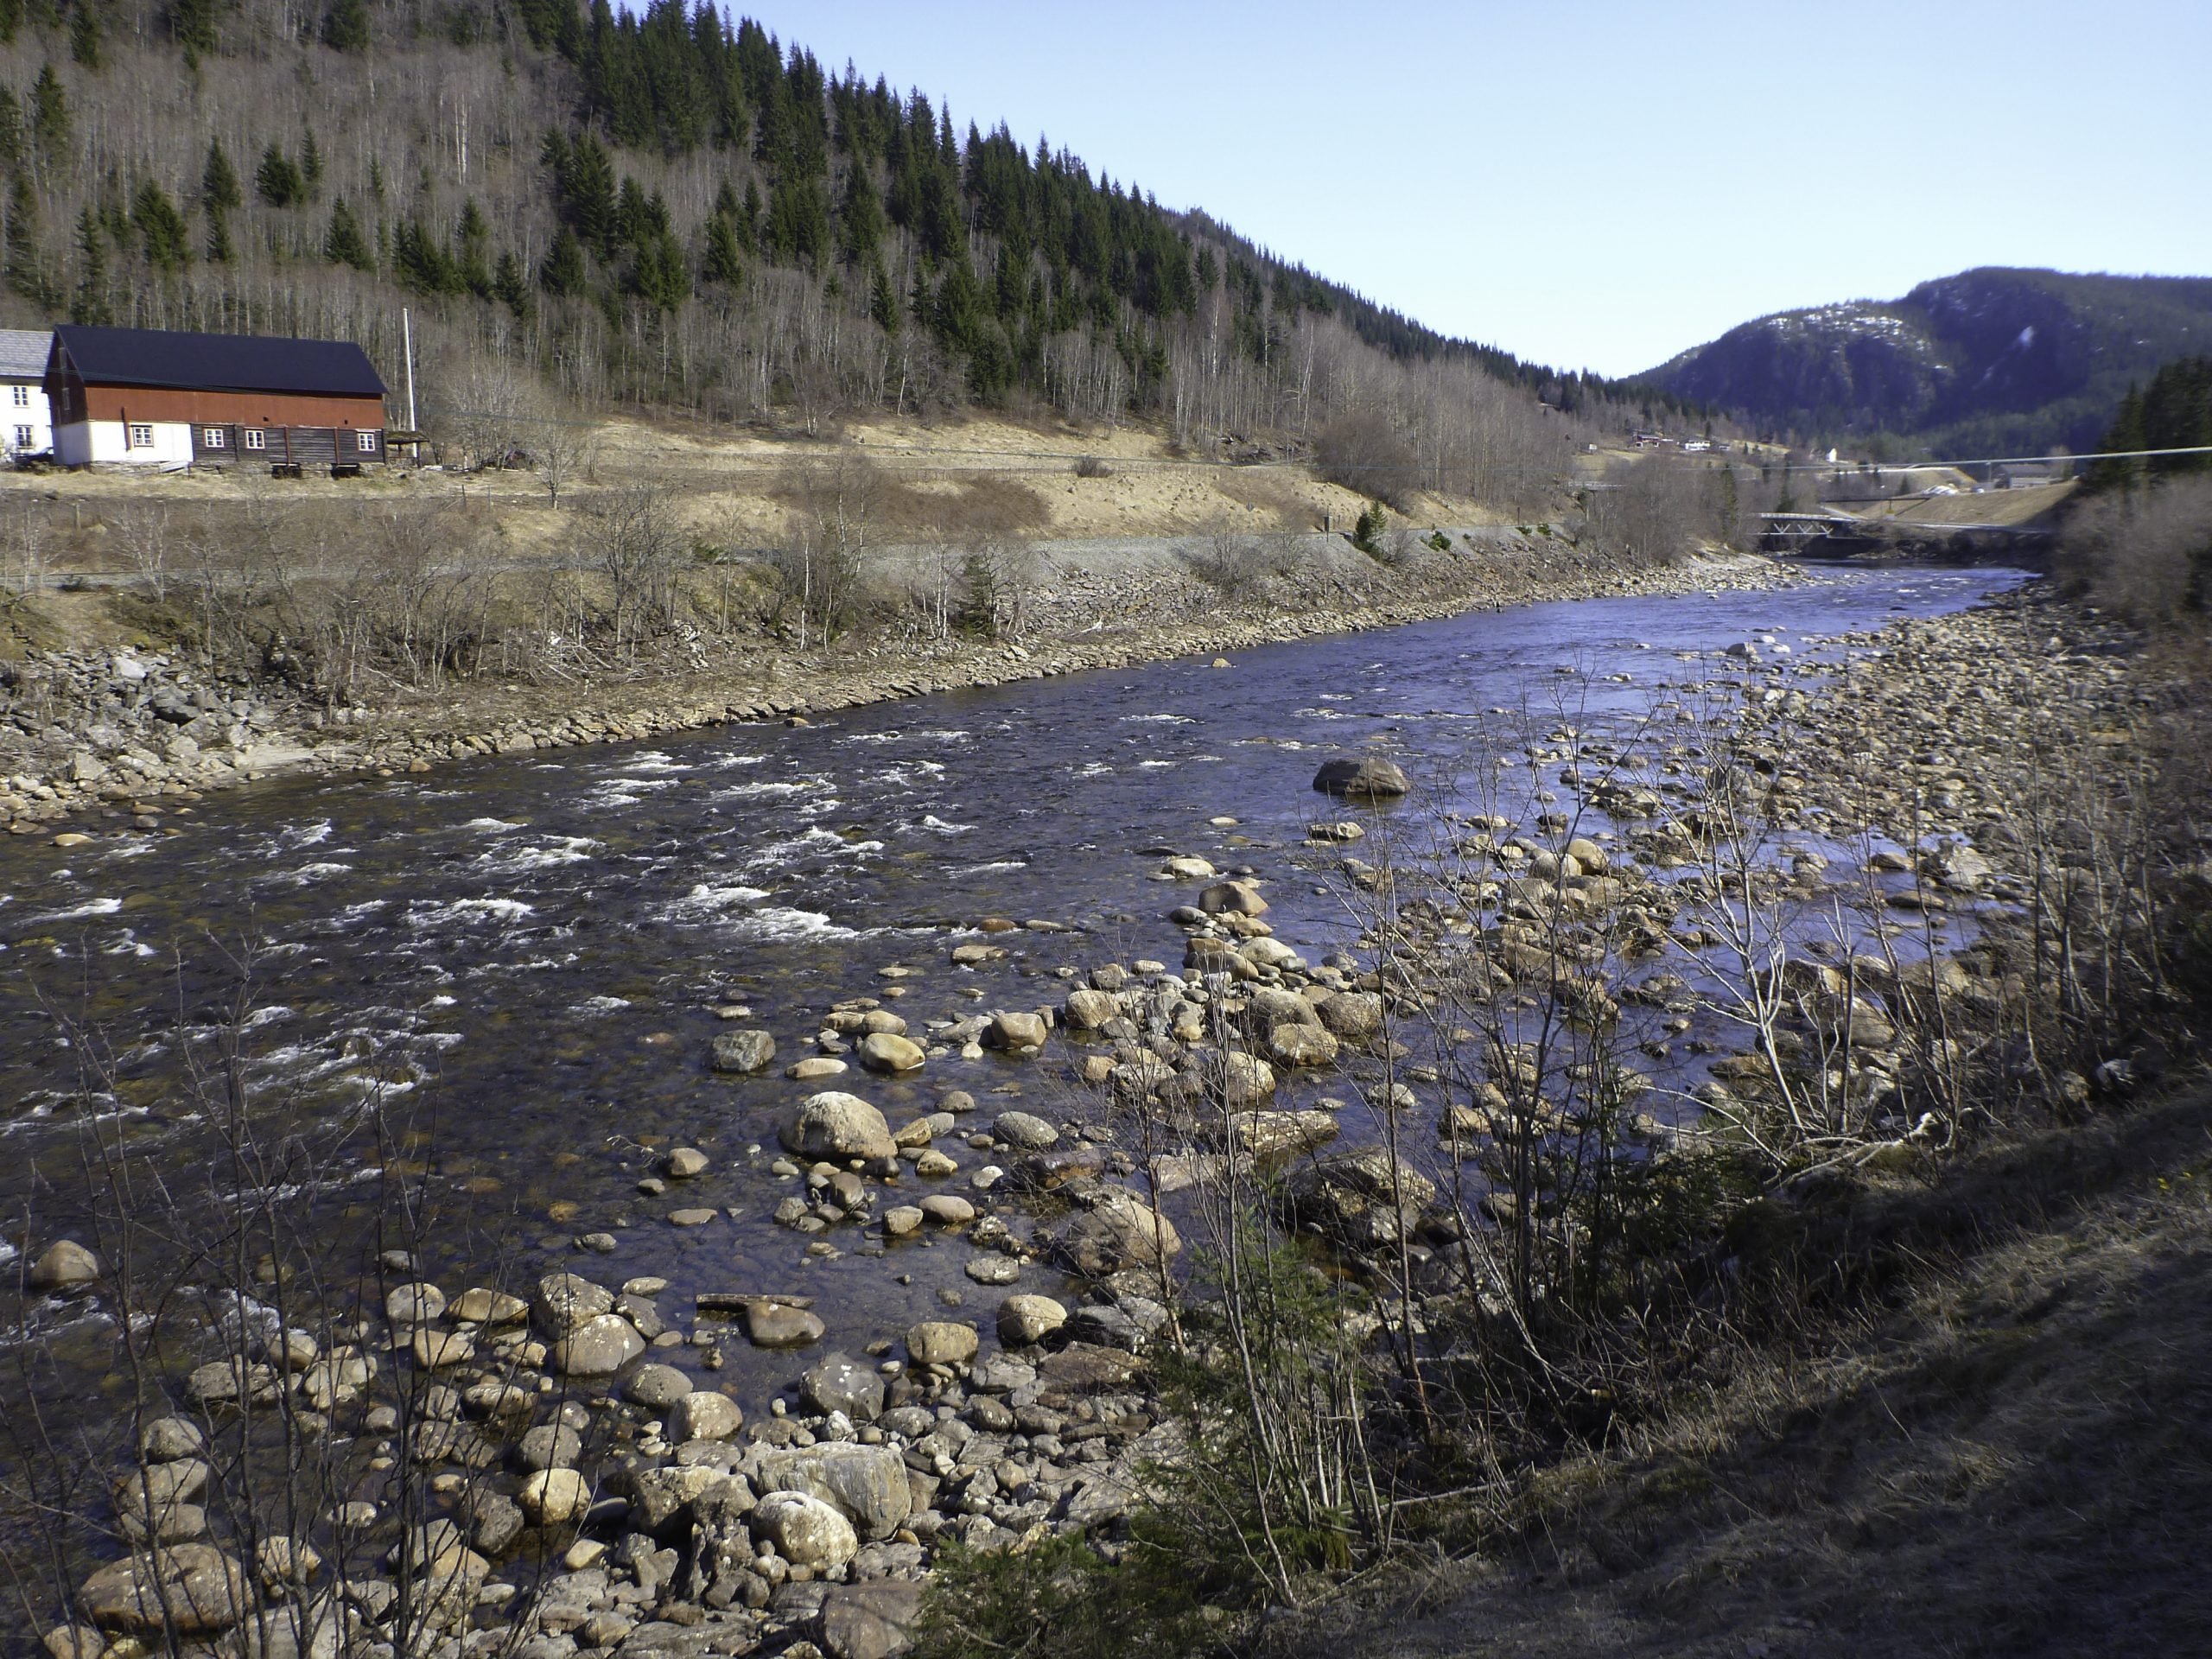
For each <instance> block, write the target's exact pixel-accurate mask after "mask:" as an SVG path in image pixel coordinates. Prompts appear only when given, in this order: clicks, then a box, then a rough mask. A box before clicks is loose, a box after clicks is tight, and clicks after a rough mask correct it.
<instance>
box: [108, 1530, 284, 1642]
mask: <svg viewBox="0 0 2212 1659" xmlns="http://www.w3.org/2000/svg"><path fill="white" fill-rule="evenodd" d="M253 1604H254V1598H253V1596H252V1595H251V1592H250V1591H249V1590H248V1588H247V1584H246V1576H245V1567H243V1566H241V1565H240V1564H239V1563H238V1561H237V1560H235V1559H233V1558H232V1557H231V1556H228V1555H226V1554H223V1552H222V1551H221V1550H219V1549H217V1548H214V1547H213V1545H210V1544H171V1545H167V1546H163V1547H161V1548H156V1551H155V1552H154V1554H153V1555H152V1556H151V1557H148V1556H143V1555H133V1556H130V1557H129V1558H127V1559H126V1560H120V1561H116V1562H113V1563H111V1565H109V1566H106V1567H102V1568H101V1569H100V1570H99V1572H97V1573H93V1574H92V1577H91V1578H89V1579H87V1580H85V1582H84V1585H83V1586H82V1587H81V1588H80V1589H79V1591H78V1592H77V1605H79V1607H81V1608H82V1609H83V1610H84V1612H85V1616H86V1618H90V1619H91V1620H92V1623H93V1624H97V1625H99V1627H100V1628H101V1629H102V1630H120V1631H123V1632H125V1633H126V1634H130V1635H136V1636H158V1635H160V1634H161V1633H162V1631H163V1630H167V1629H174V1630H175V1631H176V1633H177V1634H178V1635H180V1636H202V1635H208V1634H212V1633H213V1632H214V1631H217V1630H228V1629H230V1628H231V1626H232V1625H233V1624H237V1623H238V1621H239V1620H240V1619H241V1618H245V1615H246V1612H247V1611H248V1610H249V1609H251V1607H252V1605H253Z"/></svg>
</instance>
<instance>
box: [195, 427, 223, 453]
mask: <svg viewBox="0 0 2212 1659" xmlns="http://www.w3.org/2000/svg"><path fill="white" fill-rule="evenodd" d="M228 442H229V440H228V439H227V438H226V437H225V436H224V435H223V429H222V428H221V427H219V426H203V427H201V428H200V448H203V449H220V448H224V447H225V446H226V444H227V443H228Z"/></svg>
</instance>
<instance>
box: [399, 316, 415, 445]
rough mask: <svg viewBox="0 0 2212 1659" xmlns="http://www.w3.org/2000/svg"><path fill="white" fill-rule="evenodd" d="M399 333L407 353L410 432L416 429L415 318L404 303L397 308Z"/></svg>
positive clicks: (408, 420) (408, 423)
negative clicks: (409, 313)
mask: <svg viewBox="0 0 2212 1659" xmlns="http://www.w3.org/2000/svg"><path fill="white" fill-rule="evenodd" d="M399 334H400V338H401V340H404V342H405V346H404V350H405V352H406V354H407V429H408V430H409V431H410V432H412V431H414V430H415V429H416V426H415V320H414V318H413V317H411V316H410V315H408V310H407V308H406V307H405V306H404V305H403V306H401V307H400V308H399Z"/></svg>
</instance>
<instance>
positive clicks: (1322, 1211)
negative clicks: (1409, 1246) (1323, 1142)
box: [1283, 1147, 1436, 1250]
mask: <svg viewBox="0 0 2212 1659" xmlns="http://www.w3.org/2000/svg"><path fill="white" fill-rule="evenodd" d="M1283 1196H1284V1199H1285V1202H1286V1203H1287V1205H1288V1207H1289V1209H1290V1212H1291V1215H1292V1217H1294V1219H1295V1220H1296V1221H1297V1222H1298V1224H1300V1226H1302V1227H1309V1228H1312V1229H1313V1230H1316V1231H1319V1232H1320V1233H1323V1234H1325V1235H1326V1236H1329V1237H1330V1238H1332V1239H1334V1240H1336V1242H1337V1243H1339V1244H1343V1245H1345V1246H1347V1247H1348V1248H1350V1249H1357V1250H1375V1249H1383V1248H1384V1247H1386V1246H1388V1245H1391V1244H1395V1243H1397V1242H1398V1240H1399V1239H1400V1238H1401V1237H1402V1236H1404V1235H1406V1234H1408V1233H1409V1232H1411V1231H1412V1230H1414V1226H1415V1225H1416V1224H1418V1223H1419V1222H1420V1220H1421V1211H1424V1210H1426V1209H1427V1207H1428V1205H1430V1203H1431V1202H1432V1201H1433V1199H1434V1198H1435V1197H1436V1183H1435V1182H1433V1181H1432V1180H1430V1179H1428V1178H1427V1176H1426V1175H1423V1174H1422V1173H1421V1172H1420V1171H1418V1170H1416V1169H1414V1167H1413V1166H1411V1165H1409V1164H1407V1163H1405V1162H1403V1161H1402V1160H1396V1159H1393V1158H1392V1157H1391V1156H1390V1154H1389V1153H1388V1152H1386V1151H1385V1150H1383V1148H1382V1147H1363V1148H1361V1149H1360V1150H1358V1151H1356V1152H1345V1153H1338V1154H1335V1155H1333V1156H1332V1157H1327V1158H1320V1159H1316V1160H1313V1161H1312V1162H1309V1163H1301V1164H1300V1165H1299V1166H1297V1167H1296V1168H1295V1169H1294V1170H1293V1171H1292V1173H1291V1177H1290V1179H1289V1181H1288V1183H1287V1185H1286V1186H1285V1188H1284V1195H1283Z"/></svg>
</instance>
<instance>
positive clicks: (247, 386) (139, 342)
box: [54, 323, 384, 397]
mask: <svg viewBox="0 0 2212 1659" xmlns="http://www.w3.org/2000/svg"><path fill="white" fill-rule="evenodd" d="M54 346H55V349H56V350H57V351H66V352H67V353H69V360H70V362H71V363H72V364H73V365H74V366H75V368H76V371H77V372H78V374H79V375H80V376H81V377H82V378H84V379H85V380H86V382H87V383H88V384H98V385H111V386H168V387H176V388H182V389H188V390H194V391H287V392H299V393H304V394H307V395H308V396H316V395H321V396H324V397H383V396H384V382H383V381H382V380H381V379H380V378H378V375H377V372H376V370H375V369H374V368H373V367H372V366H371V365H370V363H369V357H368V353H366V352H364V351H363V350H362V349H361V348H360V347H359V346H356V345H355V344H353V341H352V340H275V339H270V338H268V337H265V336H263V335H257V334H172V333H170V332H169V331H168V330H167V329H162V328H90V327H84V326H82V325H80V324H77V323H63V324H62V325H61V326H60V327H58V328H56V329H55V330H54Z"/></svg>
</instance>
